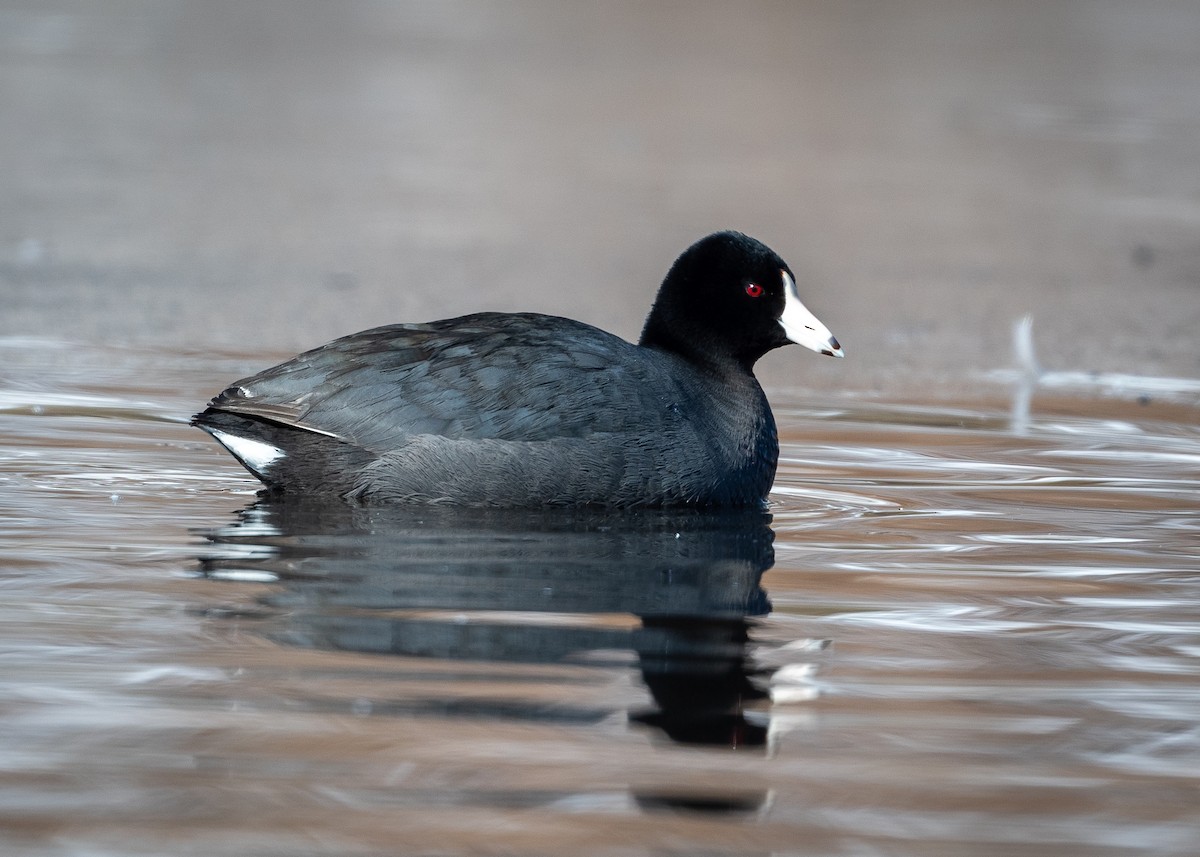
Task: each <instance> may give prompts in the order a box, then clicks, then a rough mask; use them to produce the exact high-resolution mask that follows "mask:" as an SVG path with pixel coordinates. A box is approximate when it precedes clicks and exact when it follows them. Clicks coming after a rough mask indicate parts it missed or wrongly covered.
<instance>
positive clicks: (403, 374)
mask: <svg viewBox="0 0 1200 857" xmlns="http://www.w3.org/2000/svg"><path fill="white" fill-rule="evenodd" d="M789 342H795V343H799V344H800V345H804V346H806V347H808V348H811V349H812V350H813V351H818V352H820V353H822V354H828V355H831V356H833V357H841V356H842V349H841V346H840V345H838V342H837V340H836V339H834V338H833V336H831V335H830V333H829V331H828V329H826V327H825V326H824V325H823V324H821V322H819V321H818V320H817V319H816V318H815V317H814V316H813V314H812V313H810V312H809V311H808V310H807V309H805V307H804V305H803V304H802V303H801V302H800V298H799V297H798V296H797V294H796V284H795V277H794V276H793V274H792V271H791V269H790V268H788V266H787V263H785V262H784V261H783V260H782V259H781V258H779V256H778V255H776V254H775V253H774V252H773V251H772V250H770V249H769V248H768V247H766V246H765V245H764V244H762V243H760V242H759V241H756V240H754V239H753V238H750V237H748V236H746V235H742V234H740V233H737V232H718V233H716V234H714V235H709V236H708V237H707V238H703V239H701V240H700V241H698V242H696V243H695V244H693V245H692V246H691V247H689V248H688V249H687V250H686V251H684V253H683V255H681V256H680V257H679V258H678V259H677V260H676V262H675V264H674V265H672V266H671V270H670V271H669V272H668V273H667V277H666V279H665V280H664V281H663V284H662V287H661V288H660V289H659V292H658V296H657V298H656V299H655V301H654V306H653V307H652V308H651V310H650V316H649V318H647V320H646V326H645V328H644V329H643V330H642V336H641V340H640V341H639V342H638V344H637V345H633V344H631V343H629V342H626V341H625V340H623V339H620V338H619V337H616V336H614V335H612V334H610V333H605V332H604V331H602V330H599V329H597V328H595V327H591V326H590V325H587V324H583V323H582V322H578V321H571V320H570V319H565V318H557V317H554V316H547V315H537V314H534V313H514V314H505V313H477V314H474V315H465V316H462V317H461V318H452V319H446V320H443V321H433V322H429V323H428V324H393V325H388V326H386V327H378V328H375V329H373V330H367V331H363V332H362V333H355V334H352V335H350V336H346V337H343V338H341V339H336V340H334V341H333V342H330V343H329V344H328V345H323V346H321V347H320V348H317V349H314V350H312V351H306V352H304V353H303V354H300V355H298V356H296V357H293V358H292V359H291V360H288V361H287V362H286V363H281V364H279V365H278V366H275V367H272V368H270V369H267V370H265V371H263V372H260V373H259V374H257V375H254V376H252V377H250V378H246V379H244V380H241V381H238V382H237V383H235V384H233V385H232V386H231V387H229V388H228V389H226V390H225V391H224V392H223V393H221V394H220V395H219V396H217V397H216V398H215V399H213V400H212V402H211V403H210V404H209V406H208V408H207V409H206V410H205V411H203V412H202V413H199V414H197V415H196V416H195V417H194V418H193V420H192V422H193V424H195V425H197V426H199V427H200V428H202V429H204V430H205V431H207V432H208V433H209V434H211V435H212V436H213V437H214V438H216V439H217V440H218V441H220V443H221V444H223V445H224V446H225V447H226V448H227V449H228V450H229V451H230V452H231V453H233V455H234V457H235V458H237V460H238V461H240V462H241V463H242V464H243V465H245V467H246V468H247V469H248V470H250V472H252V473H253V474H254V475H255V476H257V477H258V478H259V479H261V480H262V481H263V482H264V483H265V484H266V485H267V486H268V488H270V489H272V490H274V491H278V492H284V493H296V494H305V495H339V496H342V497H345V498H347V499H353V500H366V501H397V502H409V503H450V504H459V505H469V506H540V505H568V506H582V505H604V506H751V505H762V504H764V503H765V502H766V496H767V492H768V491H769V490H770V488H771V482H772V480H773V479H774V477H775V465H776V462H777V460H778V457H779V441H778V439H777V436H776V431H775V418H774V417H773V416H772V414H771V408H770V406H769V405H768V404H767V399H766V396H765V395H764V394H763V391H762V387H760V386H759V384H758V381H757V380H756V379H755V377H754V374H753V371H752V370H753V366H754V363H755V361H757V360H758V358H760V357H761V356H763V355H764V354H766V353H767V352H768V351H770V350H771V349H773V348H777V347H779V346H781V345H787V344H788V343H789Z"/></svg>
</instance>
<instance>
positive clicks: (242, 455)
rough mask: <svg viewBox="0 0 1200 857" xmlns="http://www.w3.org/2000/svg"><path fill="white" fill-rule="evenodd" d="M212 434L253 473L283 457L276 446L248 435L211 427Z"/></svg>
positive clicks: (280, 450)
mask: <svg viewBox="0 0 1200 857" xmlns="http://www.w3.org/2000/svg"><path fill="white" fill-rule="evenodd" d="M210 431H211V432H212V436H213V437H215V438H216V439H217V440H218V441H220V442H221V444H222V445H223V446H224V447H225V448H226V449H228V450H229V451H230V452H232V453H233V454H234V456H235V457H236V458H237V460H238V461H240V462H242V463H243V464H245V465H246V466H247V467H249V468H250V469H251V470H253V471H254V472H255V473H262V472H263V471H264V470H266V469H267V468H268V467H270V466H271V465H272V464H273V463H274V462H275V461H277V460H279V459H280V458H283V457H284V452H283V450H282V449H280V448H279V447H277V446H272V445H271V444H269V443H265V442H263V441H261V440H254V439H253V438H249V437H239V436H238V435H236V434H230V433H229V432H225V431H221V430H220V429H211V430H210Z"/></svg>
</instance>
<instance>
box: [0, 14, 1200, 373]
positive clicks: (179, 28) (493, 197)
mask: <svg viewBox="0 0 1200 857" xmlns="http://www.w3.org/2000/svg"><path fill="white" fill-rule="evenodd" d="M0 165H2V167H3V168H2V169H0V199H2V200H3V205H0V336H6V337H34V338H39V339H45V338H51V339H56V340H65V341H68V342H81V343H95V342H102V343H106V344H115V345H123V344H128V345H138V346H140V345H146V346H155V347H158V346H166V347H169V348H183V349H197V350H205V349H225V350H230V351H236V352H248V353H257V352H270V353H274V352H279V354H280V355H281V356H282V355H283V354H286V353H290V352H293V351H296V350H299V349H302V348H307V347H311V346H314V345H317V344H319V343H321V342H323V341H325V340H328V339H330V338H332V337H334V336H338V335H341V334H344V333H348V332H351V331H354V330H357V329H361V328H365V327H370V326H374V325H377V324H382V323H386V322H390V321H420V320H427V319H430V318H435V317H442V316H449V315H455V314H460V313H465V312H470V311H475V310H483V309H495V310H518V309H521V310H538V311H543V312H549V313H556V314H563V315H571V316H574V317H577V318H580V319H583V320H585V321H588V322H591V323H594V324H596V325H599V326H601V327H604V328H607V329H609V330H612V331H614V332H617V333H619V334H621V335H623V336H626V337H629V338H634V337H636V336H637V334H638V332H639V330H640V326H641V322H642V319H643V317H644V314H645V312H646V310H647V308H648V306H649V304H650V300H651V298H652V295H653V292H654V290H655V289H656V288H657V285H658V283H659V281H660V280H661V278H662V276H663V274H664V273H665V272H666V269H667V267H668V266H669V265H670V263H671V262H672V261H673V259H674V258H675V256H676V255H677V254H678V253H679V252H680V251H681V250H682V249H683V248H684V247H686V246H687V245H688V244H689V243H691V242H692V241H693V240H695V239H696V238H699V237H700V236H702V235H703V234H706V233H707V232H709V231H712V230H715V229H722V228H735V229H739V230H742V231H745V232H748V233H750V234H753V235H755V236H756V237H759V238H761V239H763V240H764V241H766V242H767V243H768V244H770V245H771V246H772V247H774V248H775V249H776V250H777V251H778V252H779V253H780V254H781V255H783V256H784V258H786V259H788V261H789V262H790V264H791V265H792V267H793V268H794V269H795V270H796V272H797V274H798V276H799V279H800V281H801V282H800V287H801V292H802V295H803V296H804V298H805V299H806V302H807V303H808V304H809V306H810V308H812V309H813V310H814V311H815V312H816V313H817V314H818V316H820V317H821V318H822V320H824V321H825V322H826V323H827V324H828V326H829V327H830V328H831V329H832V330H833V331H834V333H835V334H836V335H837V336H838V337H839V338H840V339H841V340H842V342H843V344H844V345H845V346H846V350H847V355H848V359H847V360H845V361H833V360H824V359H817V358H815V357H814V356H813V355H811V354H808V353H807V352H803V353H802V352H800V351H799V350H798V349H788V350H785V351H784V352H777V353H775V354H772V355H770V356H769V357H768V358H766V359H765V360H764V362H763V364H762V370H763V374H764V375H765V378H766V380H767V383H768V384H769V385H770V384H791V385H794V386H797V387H801V388H814V389H835V388H854V389H857V390H860V391H863V390H872V389H881V390H890V391H901V390H904V389H906V388H910V387H911V386H912V385H914V384H915V385H924V384H926V383H928V382H930V381H948V382H964V381H965V382H967V383H968V384H969V383H971V379H972V378H974V377H976V376H977V374H978V373H982V372H986V371H988V370H992V369H995V368H999V367H1003V366H1007V365H1010V364H1011V363H1012V349H1011V345H1010V340H1011V330H1012V326H1013V323H1014V322H1015V321H1016V320H1017V319H1018V318H1020V317H1021V316H1023V315H1025V314H1027V313H1031V314H1032V315H1033V317H1034V337H1035V340H1036V342H1037V344H1038V348H1039V357H1040V359H1041V360H1042V362H1043V363H1044V364H1046V365H1048V366H1052V367H1054V368H1058V369H1069V370H1084V371H1110V372H1129V373H1135V374H1150V375H1154V374H1160V375H1176V376H1185V377H1196V376H1197V375H1198V374H1200V351H1198V349H1197V348H1196V331H1197V330H1198V329H1200V4H1197V3H1195V2H1191V1H1190V0H1183V2H1160V0H1153V2H1137V3H1129V2H1067V0H1052V2H1043V0H1031V2H1011V1H1010V0H1003V2H1001V0H992V2H989V0H976V2H949V0H946V1H945V2H939V0H904V2H893V3H874V2H844V3H842V2H839V3H827V2H743V3H736V4H734V3H713V2H655V3H642V2H620V0H611V1H610V2H602V3H586V4H585V3H562V2H549V0H514V2H483V0H458V1H457V2H406V0H348V2H338V3H326V2H296V0H286V2H285V0H265V2H253V3H247V2H242V0H203V2H198V0H197V1H196V2H187V0H176V2H168V1H167V0H0ZM227 380H229V379H227V378H214V384H216V385H219V384H221V383H224V382H225V381H227Z"/></svg>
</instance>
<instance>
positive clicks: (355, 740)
mask: <svg viewBox="0 0 1200 857" xmlns="http://www.w3.org/2000/svg"><path fill="white" fill-rule="evenodd" d="M272 357H273V355H265V354H239V353H228V354H211V353H210V354H204V355H200V354H189V353H179V352H169V351H162V350H150V349H146V350H138V349H115V348H113V349H109V348H104V349H101V348H84V347H80V346H76V345H66V344H63V343H57V342H54V341H46V340H36V341H33V340H17V339H7V340H4V341H2V342H0V358H2V359H3V366H4V370H3V375H2V376H0V509H2V512H0V544H2V551H0V590H2V593H0V650H2V651H3V653H4V654H3V660H2V661H0V719H2V721H3V732H4V735H5V740H4V741H3V744H2V745H0V837H2V838H3V841H4V851H5V853H6V854H29V855H56V854H84V853H86V854H114V855H117V854H120V855H129V854H162V853H172V854H204V855H214V854H230V855H234V854H236V855H247V854H255V855H257V854H263V855H274V854H289V855H303V854H333V853H336V854H384V853H389V854H390V853H409V854H466V853H522V854H547V855H550V854H564V853H579V854H617V853H620V854H689V855H690V854H847V855H859V854H912V855H929V854H964V853H970V854H1034V853H1039V854H1040V853H1046V854H1050V853H1053V854H1058V855H1062V854H1066V855H1075V854H1078V855H1103V854H1114V855H1116V854H1121V855H1128V854H1147V855H1150V854H1154V855H1163V854H1178V855H1185V854H1193V853H1195V844H1194V843H1195V842H1196V841H1200V817H1198V811H1197V806H1198V805H1200V801H1198V799H1197V798H1198V796H1200V780H1198V778H1197V776H1196V770H1197V768H1198V764H1200V717H1198V715H1197V712H1200V688H1198V685H1197V674H1198V673H1200V621H1198V619H1197V616H1200V610H1198V609H1197V608H1198V607H1200V581H1198V580H1197V577H1196V572H1195V568H1196V558H1197V554H1198V553H1200V547H1198V546H1200V540H1198V539H1197V532H1198V530H1200V487H1198V486H1200V482H1198V477H1200V432H1198V431H1197V428H1196V405H1197V402H1196V400H1195V396H1194V392H1193V391H1191V390H1190V389H1189V388H1188V386H1187V385H1186V384H1175V385H1172V384H1170V383H1165V382H1158V383H1157V384H1156V383H1155V382H1154V381H1153V379H1146V380H1145V382H1144V383H1143V384H1142V386H1141V389H1142V390H1143V393H1142V394H1139V393H1138V392H1137V389H1138V388H1137V382H1136V381H1133V382H1129V383H1126V384H1125V385H1124V386H1120V387H1119V389H1114V388H1113V387H1111V386H1107V387H1106V386H1103V385H1093V386H1092V387H1091V388H1087V389H1082V390H1080V389H1078V388H1076V390H1075V392H1073V393H1071V392H1064V391H1063V389H1061V388H1055V387H1053V385H1051V386H1049V387H1044V388H1043V389H1042V390H1041V392H1040V393H1039V394H1037V395H1034V396H1033V397H1032V402H1031V403H1030V405H1029V407H1028V411H1027V412H1025V411H1024V410H1023V409H1022V408H1021V407H1020V401H1019V399H1017V404H1018V408H1017V411H1016V413H1014V412H1013V410H1012V408H1013V402H1014V399H1013V397H1012V396H1010V390H1009V387H1008V386H1007V382H1004V381H1003V380H996V379H992V380H987V379H981V380H980V381H979V383H978V384H977V385H975V387H974V395H972V396H970V397H964V396H962V395H960V394H957V393H955V394H952V395H951V394H949V393H947V391H941V393H939V391H938V390H936V389H934V390H932V391H931V392H930V393H929V395H927V396H926V397H925V398H924V400H920V401H917V400H911V399H910V400H908V401H889V400H883V399H879V398H877V397H868V396H864V395H854V394H842V395H839V396H830V395H827V394H826V395H823V396H819V397H816V398H813V397H811V396H805V395H803V394H802V393H801V392H800V391H793V392H789V391H786V390H775V391H772V397H773V399H774V401H775V403H776V413H777V416H778V418H779V422H780V426H781V435H782V447H783V460H782V462H781V466H780V472H779V480H778V484H777V486H776V490H775V492H774V494H773V495H772V509H771V515H770V516H760V515H749V516H747V515H740V516H734V517H728V516H715V515H679V514H664V513H642V514H638V515H614V514H611V513H594V514H583V513H569V514H559V515H552V516H545V515H537V514H529V513H522V514H515V515H514V514H506V513H487V514H485V513H477V512H473V513H455V512H453V511H452V510H449V511H448V510H435V511H431V510H423V511H422V510H418V511H414V510H405V509H363V508H343V507H322V506H316V505H312V504H305V503H298V504H297V503H291V504H280V503H272V502H265V501H262V500H260V499H259V498H257V497H256V495H255V488H256V484H255V483H254V482H253V481H252V480H250V479H249V478H248V477H247V476H246V475H245V474H244V473H243V472H242V471H241V470H240V468H239V467H238V466H237V465H236V463H235V462H233V461H232V459H230V458H228V456H226V455H224V454H223V453H222V452H221V451H220V450H219V449H218V448H217V447H216V446H215V444H213V443H212V442H211V441H209V440H208V439H207V438H206V436H204V435H203V434H202V433H200V432H198V431H196V430H195V429H192V428H190V427H188V426H187V425H186V424H185V422H184V419H185V418H186V416H187V415H188V414H189V413H191V412H192V411H193V410H194V409H196V407H197V406H198V405H199V404H200V403H202V402H203V401H204V400H205V399H206V398H207V397H208V396H209V395H211V394H212V393H213V392H214V391H215V390H216V389H218V388H219V387H220V386H221V384H222V383H224V382H225V381H228V380H229V379H231V378H234V377H239V376H240V375H242V374H244V373H245V372H246V371H248V370H251V369H253V368H256V367H259V366H261V365H264V364H265V363H266V362H268V361H269V360H270V359H272ZM1126 380H1127V382H1128V379H1126ZM1130 383H1132V384H1133V385H1134V386H1133V387H1130V386H1129V384H1130ZM1145 391H1151V392H1145Z"/></svg>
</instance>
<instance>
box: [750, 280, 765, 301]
mask: <svg viewBox="0 0 1200 857" xmlns="http://www.w3.org/2000/svg"><path fill="white" fill-rule="evenodd" d="M763 291H764V289H763V287H762V286H760V285H759V284H758V283H746V294H748V295H749V296H750V297H752V298H761V297H762V296H763Z"/></svg>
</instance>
